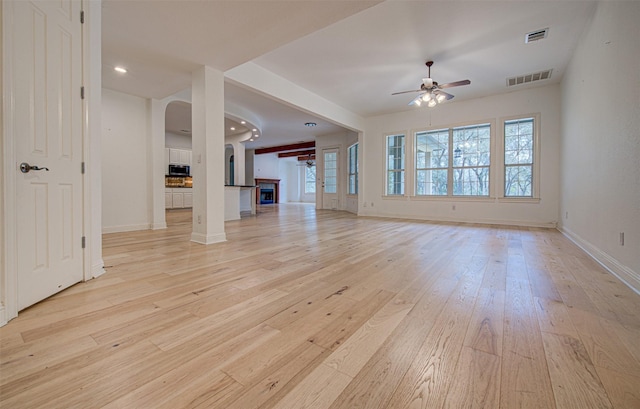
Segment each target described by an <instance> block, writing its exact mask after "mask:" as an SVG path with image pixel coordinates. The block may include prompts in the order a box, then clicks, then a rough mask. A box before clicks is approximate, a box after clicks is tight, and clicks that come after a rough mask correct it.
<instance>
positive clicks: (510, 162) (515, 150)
mask: <svg viewBox="0 0 640 409" xmlns="http://www.w3.org/2000/svg"><path fill="white" fill-rule="evenodd" d="M533 122H534V121H533V118H522V119H516V120H512V121H505V123H504V196H505V197H533V189H532V185H533V139H534V138H533V135H534V134H533Z"/></svg>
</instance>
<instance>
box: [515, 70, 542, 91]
mask: <svg viewBox="0 0 640 409" xmlns="http://www.w3.org/2000/svg"><path fill="white" fill-rule="evenodd" d="M551 71H553V70H545V71H540V72H534V73H533V74H526V75H520V76H519V77H511V78H507V87H513V86H514V85H520V84H528V83H530V82H534V81H541V80H548V79H549V78H551Z"/></svg>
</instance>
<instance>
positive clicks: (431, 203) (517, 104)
mask: <svg viewBox="0 0 640 409" xmlns="http://www.w3.org/2000/svg"><path fill="white" fill-rule="evenodd" d="M536 113H539V114H540V118H541V120H540V122H541V123H540V147H541V155H540V158H538V160H539V162H540V165H541V166H540V198H541V200H540V201H539V203H532V202H527V203H521V202H519V203H513V202H509V201H506V200H501V201H499V200H497V199H496V198H492V199H481V200H473V199H472V200H469V199H464V198H455V199H454V198H451V199H449V198H434V199H425V198H419V199H415V198H407V197H401V198H385V197H383V196H384V180H385V171H384V166H385V160H384V159H385V158H384V148H385V134H386V133H392V132H405V134H406V135H407V137H412V136H411V135H412V132H413V131H417V130H424V129H426V128H428V127H432V128H435V127H448V126H456V125H461V124H468V123H470V122H475V121H482V122H485V121H493V122H494V123H495V127H497V126H500V122H499V121H500V118H503V117H509V116H514V115H528V114H536ZM495 127H494V133H495V132H496V131H497V129H495ZM559 148H560V87H559V86H558V85H549V86H546V87H539V88H534V89H530V90H522V91H517V92H511V93H507V94H501V95H496V96H488V97H485V98H479V99H474V100H468V101H460V102H456V101H453V102H450V103H446V104H442V105H439V106H437V107H435V108H432V109H428V108H426V107H423V108H416V109H411V110H408V111H405V112H401V113H396V114H389V115H381V116H377V117H372V118H369V119H367V124H366V130H365V133H364V136H363V137H362V138H361V141H360V150H361V153H362V156H361V159H362V160H361V162H360V178H361V183H360V192H359V195H358V196H359V200H360V209H359V213H358V214H360V215H365V216H387V217H406V218H415V219H425V220H443V221H466V222H473V223H502V224H512V225H530V226H546V227H555V226H556V222H557V219H558V201H559V182H558V173H559V153H558V151H559ZM496 155H497V152H496V151H495V149H494V151H493V152H492V158H494V160H495V158H496ZM496 170H497V169H496ZM496 176H497V175H496V172H494V173H493V174H492V176H491V182H492V183H493V184H496ZM495 191H496V192H499V191H500V188H499V187H498V186H495ZM454 205H455V210H453V206H454Z"/></svg>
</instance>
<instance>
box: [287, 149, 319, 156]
mask: <svg viewBox="0 0 640 409" xmlns="http://www.w3.org/2000/svg"><path fill="white" fill-rule="evenodd" d="M315 154H316V150H315V149H307V150H304V151H292V152H281V153H279V154H278V157H279V158H290V157H292V156H303V155H305V156H309V155H315Z"/></svg>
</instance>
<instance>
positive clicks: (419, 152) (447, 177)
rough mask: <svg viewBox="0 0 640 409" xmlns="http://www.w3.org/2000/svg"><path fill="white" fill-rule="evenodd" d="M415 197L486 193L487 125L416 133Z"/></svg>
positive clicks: (489, 133)
mask: <svg viewBox="0 0 640 409" xmlns="http://www.w3.org/2000/svg"><path fill="white" fill-rule="evenodd" d="M415 153H416V158H415V160H416V184H415V189H416V195H417V196H489V167H490V165H491V125H490V124H478V125H471V126H461V127H457V128H447V129H438V130H434V131H424V132H417V133H416V139H415Z"/></svg>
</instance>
